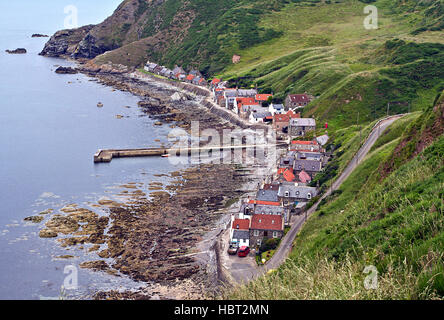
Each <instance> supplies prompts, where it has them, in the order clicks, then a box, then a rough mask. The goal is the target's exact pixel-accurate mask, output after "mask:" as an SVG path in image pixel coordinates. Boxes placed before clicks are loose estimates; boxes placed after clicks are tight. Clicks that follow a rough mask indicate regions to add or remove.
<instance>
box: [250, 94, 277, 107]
mask: <svg viewBox="0 0 444 320" xmlns="http://www.w3.org/2000/svg"><path fill="white" fill-rule="evenodd" d="M269 98H273V95H272V94H257V95H256V96H255V97H254V99H255V100H256V103H257V104H260V105H262V104H263V103H264V102H267V101H268V99H269Z"/></svg>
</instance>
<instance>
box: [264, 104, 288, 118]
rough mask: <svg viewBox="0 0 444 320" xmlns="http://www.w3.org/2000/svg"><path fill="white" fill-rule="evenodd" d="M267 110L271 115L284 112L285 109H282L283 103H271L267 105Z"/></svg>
mask: <svg viewBox="0 0 444 320" xmlns="http://www.w3.org/2000/svg"><path fill="white" fill-rule="evenodd" d="M268 111H269V112H270V113H271V115H273V116H274V115H275V114H284V113H285V109H284V105H283V104H274V103H271V104H270V105H269V106H268Z"/></svg>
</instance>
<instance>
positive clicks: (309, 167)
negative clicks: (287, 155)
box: [293, 159, 322, 172]
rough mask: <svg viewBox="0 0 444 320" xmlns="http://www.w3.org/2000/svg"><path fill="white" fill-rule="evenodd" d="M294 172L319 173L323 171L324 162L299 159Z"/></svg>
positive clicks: (295, 163)
mask: <svg viewBox="0 0 444 320" xmlns="http://www.w3.org/2000/svg"><path fill="white" fill-rule="evenodd" d="M293 170H294V171H301V170H305V171H312V172H319V171H321V170H322V162H321V161H319V160H302V159H297V160H295V161H294V163H293Z"/></svg>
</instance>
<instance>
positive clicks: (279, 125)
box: [273, 114, 290, 133]
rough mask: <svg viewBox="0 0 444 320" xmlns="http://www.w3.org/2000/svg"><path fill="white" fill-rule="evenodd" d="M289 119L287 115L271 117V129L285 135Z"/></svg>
mask: <svg viewBox="0 0 444 320" xmlns="http://www.w3.org/2000/svg"><path fill="white" fill-rule="evenodd" d="M289 122H290V117H289V115H288V114H275V115H274V116H273V129H274V130H275V131H276V132H282V133H287V132H288V126H289Z"/></svg>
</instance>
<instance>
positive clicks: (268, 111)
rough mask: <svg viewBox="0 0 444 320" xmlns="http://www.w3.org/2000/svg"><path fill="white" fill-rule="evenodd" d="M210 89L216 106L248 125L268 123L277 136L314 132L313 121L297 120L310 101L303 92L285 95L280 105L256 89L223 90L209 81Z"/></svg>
mask: <svg viewBox="0 0 444 320" xmlns="http://www.w3.org/2000/svg"><path fill="white" fill-rule="evenodd" d="M210 88H211V89H212V90H213V99H214V102H215V103H217V104H218V105H219V106H221V107H223V108H226V109H228V110H230V111H232V112H233V113H235V114H237V115H238V116H239V117H240V118H242V119H244V120H248V121H249V122H251V123H269V124H272V125H273V128H274V129H275V130H276V132H277V133H278V134H280V135H283V134H284V135H289V136H290V137H300V136H305V135H306V133H307V132H308V131H313V130H316V121H315V120H314V119H312V118H301V116H300V112H299V111H298V110H299V109H301V108H303V107H305V106H306V105H307V104H308V103H310V102H311V101H312V100H313V99H314V97H313V96H310V95H308V94H307V93H304V94H291V95H288V97H287V98H286V100H285V105H283V104H275V103H273V102H272V98H273V95H272V94H259V93H258V91H257V90H256V89H239V88H226V87H225V83H223V82H222V81H221V80H220V79H213V81H212V82H211V86H210Z"/></svg>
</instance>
